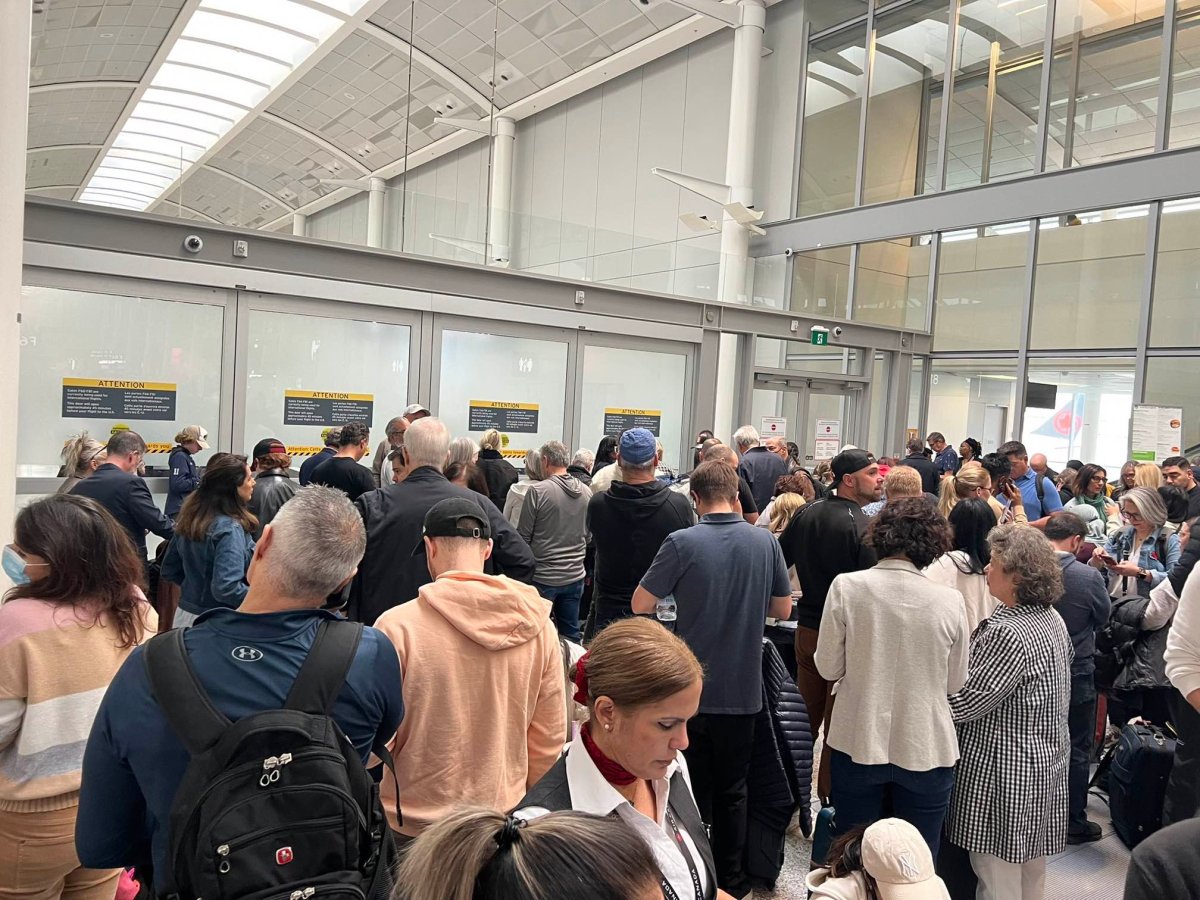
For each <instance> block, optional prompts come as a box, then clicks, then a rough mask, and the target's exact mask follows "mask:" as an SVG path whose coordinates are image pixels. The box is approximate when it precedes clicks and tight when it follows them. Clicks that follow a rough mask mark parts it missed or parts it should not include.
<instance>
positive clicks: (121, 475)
mask: <svg viewBox="0 0 1200 900" xmlns="http://www.w3.org/2000/svg"><path fill="white" fill-rule="evenodd" d="M71 493H72V494H78V495H79V496H80V497H90V498H91V499H93V500H95V501H96V502H97V503H99V504H100V505H101V506H103V507H104V508H105V509H107V510H108V511H109V512H110V513H112V515H113V518H114V519H116V520H117V522H118V523H119V524H120V526H121V527H122V528H124V529H125V530H126V531H127V532H128V533H129V537H130V539H131V540H132V541H133V546H134V547H135V548H136V549H137V552H138V554H139V555H140V556H141V557H142V559H145V558H146V532H147V531H152V532H154V533H155V534H157V535H158V536H159V537H161V538H162V539H163V540H170V539H171V537H172V536H173V535H174V534H175V528H174V526H172V525H171V520H170V519H168V518H167V517H166V516H165V515H163V512H162V510H160V509H159V508H158V507H157V506H155V505H154V500H153V499H152V498H151V496H150V488H148V487H147V486H146V482H145V481H143V480H142V479H141V478H140V477H139V476H137V475H131V474H129V473H128V472H126V471H124V470H123V469H118V468H117V467H116V466H114V465H113V464H112V463H105V464H104V465H102V466H101V467H100V468H98V469H97V470H96V471H95V472H93V473H92V474H91V475H89V476H88V477H87V478H85V479H83V481H81V482H79V483H78V484H77V485H75V487H73V488H72V489H71Z"/></svg>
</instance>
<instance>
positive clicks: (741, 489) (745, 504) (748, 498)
mask: <svg viewBox="0 0 1200 900" xmlns="http://www.w3.org/2000/svg"><path fill="white" fill-rule="evenodd" d="M738 503H740V504H741V505H742V515H743V516H752V515H754V514H755V513H756V512H758V511H759V510H758V504H757V503H755V502H754V492H753V491H752V490H750V482H748V481H746V479H745V478H743V477H742V476H741V475H739V476H738Z"/></svg>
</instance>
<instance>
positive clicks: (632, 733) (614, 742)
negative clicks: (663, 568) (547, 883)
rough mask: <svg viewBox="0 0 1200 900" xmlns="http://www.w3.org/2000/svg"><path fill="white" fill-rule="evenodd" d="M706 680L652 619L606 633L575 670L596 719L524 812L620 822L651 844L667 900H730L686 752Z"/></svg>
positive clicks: (580, 696)
mask: <svg viewBox="0 0 1200 900" xmlns="http://www.w3.org/2000/svg"><path fill="white" fill-rule="evenodd" d="M703 683H704V673H703V671H702V670H701V668H700V663H699V662H698V661H697V660H696V657H695V655H694V654H693V653H692V651H691V650H689V649H688V646H687V644H685V643H684V642H683V641H681V640H680V639H679V638H677V637H676V636H675V635H673V634H671V633H670V632H669V631H667V630H666V629H664V628H663V627H662V626H661V625H659V624H658V623H657V622H652V621H650V620H649V619H623V620H621V621H619V622H614V623H613V624H611V625H609V626H608V627H607V628H605V629H604V630H603V631H601V632H600V633H599V634H598V635H596V638H595V640H594V641H592V645H591V650H590V651H589V652H588V653H587V655H585V656H584V657H583V659H581V660H580V661H579V662H578V663H577V664H576V667H575V684H576V687H577V688H578V690H577V692H576V695H575V699H576V701H577V702H580V703H584V704H586V705H587V707H588V711H589V713H590V714H591V719H590V721H589V722H588V723H587V724H585V725H584V726H583V730H582V731H581V732H580V734H579V736H578V737H576V738H575V740H574V741H573V742H572V743H571V745H570V747H569V748H568V749H567V752H566V755H565V756H563V758H562V759H560V760H559V761H558V762H557V763H555V765H554V767H553V768H552V769H551V770H550V771H549V772H547V773H546V775H545V776H544V777H543V778H542V780H541V781H539V782H538V783H537V784H536V785H534V787H533V789H532V790H531V791H530V792H529V793H528V794H526V796H525V799H524V800H522V801H521V804H520V807H519V808H520V809H521V813H520V814H521V815H522V816H525V817H535V816H538V815H541V814H543V813H545V812H547V811H549V812H553V811H556V810H565V809H574V810H578V811H581V812H589V813H594V814H596V815H601V816H609V815H615V816H616V817H618V818H620V819H622V820H624V821H625V822H627V823H628V824H630V825H631V826H633V828H634V830H636V831H637V832H638V834H639V835H641V837H642V839H643V840H644V841H645V842H646V843H647V844H648V845H649V847H650V850H651V852H652V853H653V854H654V858H655V860H656V861H657V863H658V867H659V870H660V872H661V876H662V891H661V893H662V895H663V896H665V897H667V898H669V900H708V898H712V897H722V898H723V897H728V896H729V895H728V894H725V893H724V892H722V891H718V890H717V887H716V874H715V865H714V862H713V856H712V850H711V848H710V847H709V843H708V837H707V835H706V833H705V829H704V825H703V823H702V822H701V820H700V813H699V811H698V809H697V808H696V801H695V799H694V798H693V797H692V791H691V782H690V780H689V778H688V773H687V765H686V763H685V762H684V760H683V755H682V754H681V753H680V751H681V750H684V749H686V748H687V745H688V737H687V720H688V719H690V718H692V717H693V716H694V715H695V714H696V710H697V709H698V708H699V706H700V690H701V688H702V686H703Z"/></svg>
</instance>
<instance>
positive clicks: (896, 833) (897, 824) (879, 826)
mask: <svg viewBox="0 0 1200 900" xmlns="http://www.w3.org/2000/svg"><path fill="white" fill-rule="evenodd" d="M862 862H863V868H864V869H866V870H867V874H868V875H870V876H871V877H872V878H874V879H875V883H876V885H877V886H878V887H879V896H880V897H881V898H882V900H950V892H949V891H947V890H946V883H945V882H944V881H942V879H941V878H939V877H938V876H937V873H936V872H934V869H933V854H932V853H930V852H929V845H928V844H926V843H925V839H924V838H923V837H921V832H919V831H917V829H916V828H914V827H913V826H912V825H911V824H910V823H908V822H905V821H904V820H903V819H882V820H880V821H878V822H876V823H875V824H874V825H872V826H870V827H869V828H868V829H867V830H866V831H865V832H863V838H862Z"/></svg>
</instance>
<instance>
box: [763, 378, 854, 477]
mask: <svg viewBox="0 0 1200 900" xmlns="http://www.w3.org/2000/svg"><path fill="white" fill-rule="evenodd" d="M866 385H867V382H866V380H865V379H864V380H861V381H860V380H851V379H849V378H848V379H847V380H844V381H843V380H840V379H839V380H828V379H817V378H807V377H805V376H803V375H777V374H766V373H757V374H756V375H755V379H754V392H753V400H752V410H753V417H752V421H751V422H750V424H752V425H754V426H755V427H756V428H758V430H759V431H760V432H761V433H762V434H763V435H764V436H766V435H768V434H777V435H778V434H782V435H783V436H785V437H786V438H787V440H789V441H792V442H794V443H795V444H796V445H797V447H799V450H800V462H801V463H802V464H803V465H804V466H805V467H808V468H811V467H812V466H815V465H816V464H817V463H819V462H825V461H828V460H830V459H832V458H833V457H834V456H836V455H837V453H838V451H839V450H840V449H841V448H842V447H843V446H844V445H846V444H854V445H855V446H863V435H862V431H863V430H864V428H865V426H866V423H865V421H864V414H863V392H864V390H865V388H866ZM772 426H774V427H772Z"/></svg>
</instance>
